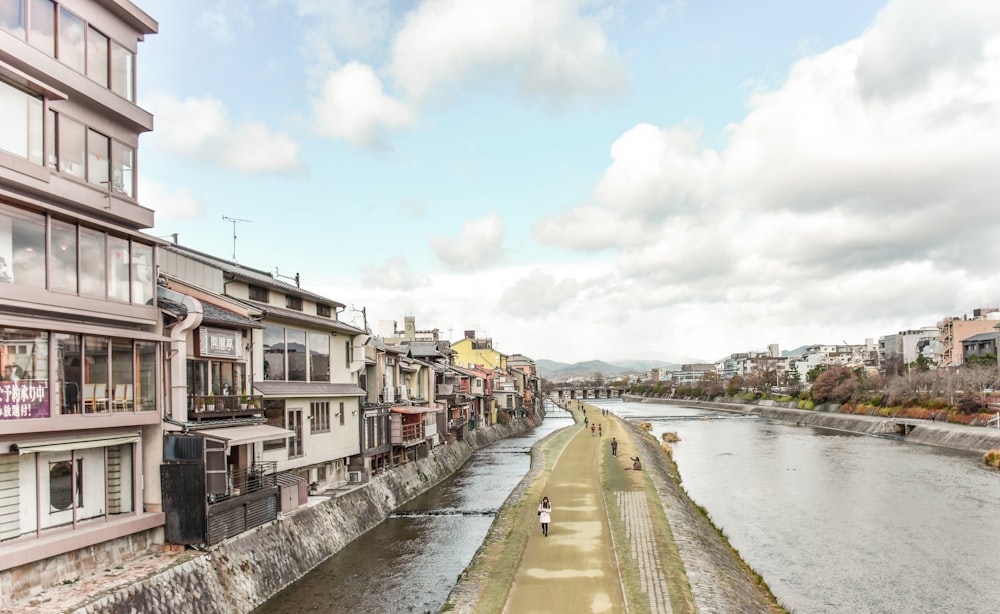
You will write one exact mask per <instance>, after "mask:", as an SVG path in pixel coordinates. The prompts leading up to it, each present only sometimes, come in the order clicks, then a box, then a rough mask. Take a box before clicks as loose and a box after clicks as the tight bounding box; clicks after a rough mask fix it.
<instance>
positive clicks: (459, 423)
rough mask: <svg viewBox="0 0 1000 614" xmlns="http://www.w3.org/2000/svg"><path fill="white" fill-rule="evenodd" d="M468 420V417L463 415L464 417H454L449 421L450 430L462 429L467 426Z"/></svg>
mask: <svg viewBox="0 0 1000 614" xmlns="http://www.w3.org/2000/svg"><path fill="white" fill-rule="evenodd" d="M468 422H469V421H468V420H467V419H465V418H464V417H462V418H454V419H452V420H449V421H448V430H450V431H457V430H459V429H461V428H462V427H463V426H465V425H466V424H467V423H468Z"/></svg>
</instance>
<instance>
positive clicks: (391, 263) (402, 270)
mask: <svg viewBox="0 0 1000 614" xmlns="http://www.w3.org/2000/svg"><path fill="white" fill-rule="evenodd" d="M361 271H362V278H361V285H362V286H364V287H365V288H370V289H376V288H379V289H384V290H415V289H417V288H421V287H424V286H427V285H429V284H430V279H429V278H428V277H427V276H426V275H418V274H416V273H414V272H413V271H412V270H411V269H410V265H409V263H408V262H407V261H406V258H404V257H403V256H398V255H397V256H393V257H392V258H389V259H388V260H386V261H385V262H384V263H382V264H381V265H377V264H369V265H367V266H363V267H361Z"/></svg>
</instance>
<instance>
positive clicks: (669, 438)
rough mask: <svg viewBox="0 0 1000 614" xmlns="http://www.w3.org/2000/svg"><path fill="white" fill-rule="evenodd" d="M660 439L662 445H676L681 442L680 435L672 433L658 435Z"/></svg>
mask: <svg viewBox="0 0 1000 614" xmlns="http://www.w3.org/2000/svg"><path fill="white" fill-rule="evenodd" d="M660 438H661V439H663V441H664V443H676V442H678V441H680V440H681V437H680V435H678V434H677V433H676V432H674V431H667V432H666V433H664V434H663V435H660Z"/></svg>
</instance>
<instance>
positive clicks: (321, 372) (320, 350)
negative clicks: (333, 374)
mask: <svg viewBox="0 0 1000 614" xmlns="http://www.w3.org/2000/svg"><path fill="white" fill-rule="evenodd" d="M309 379H310V381H313V382H328V381H330V335H326V334H323V333H309Z"/></svg>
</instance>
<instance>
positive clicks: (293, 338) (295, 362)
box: [285, 328, 306, 382]
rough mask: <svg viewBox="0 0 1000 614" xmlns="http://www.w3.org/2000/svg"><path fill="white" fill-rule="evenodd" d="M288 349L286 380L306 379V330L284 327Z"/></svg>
mask: <svg viewBox="0 0 1000 614" xmlns="http://www.w3.org/2000/svg"><path fill="white" fill-rule="evenodd" d="M285 340H286V342H287V344H288V345H287V350H288V381H293V382H304V381H306V331H304V330H295V329H294V328H288V329H285Z"/></svg>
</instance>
